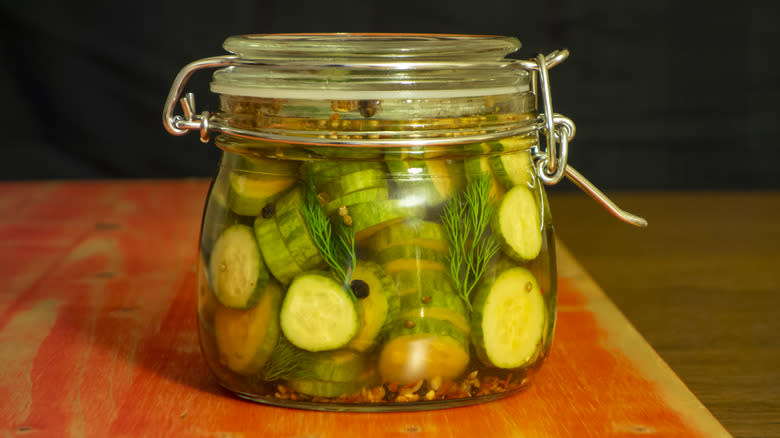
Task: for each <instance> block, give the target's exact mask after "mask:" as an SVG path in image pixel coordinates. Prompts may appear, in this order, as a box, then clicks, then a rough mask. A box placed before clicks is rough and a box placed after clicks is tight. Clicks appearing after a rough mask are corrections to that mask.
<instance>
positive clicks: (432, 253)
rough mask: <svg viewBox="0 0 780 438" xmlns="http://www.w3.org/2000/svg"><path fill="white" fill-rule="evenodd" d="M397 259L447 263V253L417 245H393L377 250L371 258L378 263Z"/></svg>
mask: <svg viewBox="0 0 780 438" xmlns="http://www.w3.org/2000/svg"><path fill="white" fill-rule="evenodd" d="M398 259H418V260H430V261H432V262H438V263H441V264H445V265H446V264H447V263H448V260H447V253H443V252H441V251H439V250H436V249H429V248H422V247H419V246H395V247H392V248H387V249H385V250H382V251H379V252H378V253H376V255H374V257H373V258H372V260H374V261H375V262H377V263H379V264H387V263H390V262H392V261H394V260H398Z"/></svg>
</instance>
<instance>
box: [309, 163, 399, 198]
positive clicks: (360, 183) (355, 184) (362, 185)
mask: <svg viewBox="0 0 780 438" xmlns="http://www.w3.org/2000/svg"><path fill="white" fill-rule="evenodd" d="M373 188H387V175H386V174H385V173H384V172H383V171H381V170H378V169H366V170H361V171H358V172H353V173H348V174H346V175H342V176H341V177H339V178H337V179H332V180H330V181H327V182H325V183H322V184H320V185H318V186H316V191H317V193H326V194H327V195H328V197H329V198H330V199H337V198H340V197H342V196H345V195H348V194H350V193H354V192H358V191H361V190H365V189H373Z"/></svg>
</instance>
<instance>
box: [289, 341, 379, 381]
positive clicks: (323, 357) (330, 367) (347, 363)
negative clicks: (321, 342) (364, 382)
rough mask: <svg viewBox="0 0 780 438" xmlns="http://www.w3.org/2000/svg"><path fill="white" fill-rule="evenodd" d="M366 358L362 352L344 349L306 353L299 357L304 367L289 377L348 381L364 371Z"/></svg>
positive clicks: (356, 377)
mask: <svg viewBox="0 0 780 438" xmlns="http://www.w3.org/2000/svg"><path fill="white" fill-rule="evenodd" d="M366 359H367V358H366V355H364V354H361V353H358V352H355V351H351V350H344V349H341V350H334V351H320V352H317V353H306V356H305V357H302V358H301V362H303V363H304V364H305V368H301V369H299V370H298V372H297V373H293V374H292V376H291V377H298V378H308V379H314V380H325V381H329V382H350V381H353V380H357V379H359V378H360V376H361V375H362V374H364V373H365V372H366V370H367V369H368V361H367V360H366Z"/></svg>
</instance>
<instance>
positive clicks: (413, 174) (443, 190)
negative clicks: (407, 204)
mask: <svg viewBox="0 0 780 438" xmlns="http://www.w3.org/2000/svg"><path fill="white" fill-rule="evenodd" d="M451 166H455V164H454V163H451V162H449V161H448V160H432V159H431V160H410V161H403V160H397V159H388V160H387V167H388V169H389V170H390V172H391V176H392V180H393V184H394V186H395V189H396V190H395V192H396V194H395V197H397V198H407V197H410V196H413V197H417V198H421V199H422V200H421V202H422V203H424V204H427V205H431V206H432V205H437V204H441V203H442V202H444V201H446V200H447V199H448V198H449V197H450V196H451V195H452V193H453V192H454V191H455V190H457V189H458V184H457V182H458V179H457V178H454V177H453V173H460V172H452V171H451V169H450V167H451Z"/></svg>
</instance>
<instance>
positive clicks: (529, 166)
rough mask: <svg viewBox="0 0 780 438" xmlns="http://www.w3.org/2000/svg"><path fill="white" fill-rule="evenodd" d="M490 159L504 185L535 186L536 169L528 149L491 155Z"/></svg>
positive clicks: (495, 172)
mask: <svg viewBox="0 0 780 438" xmlns="http://www.w3.org/2000/svg"><path fill="white" fill-rule="evenodd" d="M488 161H489V162H490V167H491V168H492V169H493V173H494V174H495V175H496V178H497V179H498V180H499V181H500V182H501V183H502V184H503V185H504V187H506V188H512V187H514V186H517V185H524V186H526V187H533V185H534V181H535V179H536V171H535V170H534V167H533V163H532V161H531V154H530V153H529V152H528V151H519V152H514V153H503V154H501V155H496V156H493V157H490V158H489V160H488Z"/></svg>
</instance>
